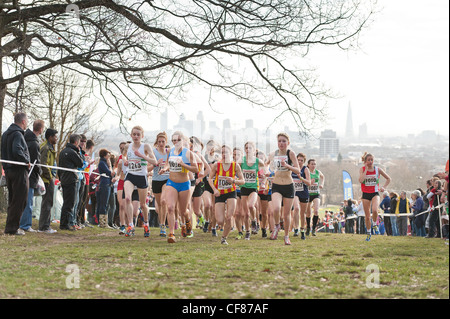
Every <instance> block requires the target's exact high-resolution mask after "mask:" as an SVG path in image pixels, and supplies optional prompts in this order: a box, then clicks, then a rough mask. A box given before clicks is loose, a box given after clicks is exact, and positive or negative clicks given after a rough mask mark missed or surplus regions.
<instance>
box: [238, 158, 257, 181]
mask: <svg viewBox="0 0 450 319" xmlns="http://www.w3.org/2000/svg"><path fill="white" fill-rule="evenodd" d="M241 169H242V175H244V179H245V184H244V185H242V186H241V188H242V187H245V188H253V189H258V188H259V180H258V170H259V158H257V157H255V163H253V165H252V166H249V165H248V164H247V157H245V156H244V159H243V161H242V164H241Z"/></svg>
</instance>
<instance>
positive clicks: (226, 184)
mask: <svg viewBox="0 0 450 319" xmlns="http://www.w3.org/2000/svg"><path fill="white" fill-rule="evenodd" d="M232 187H233V185H232V184H231V183H230V181H228V179H227V178H226V177H225V176H219V178H218V179H217V189H218V190H226V189H230V188H232Z"/></svg>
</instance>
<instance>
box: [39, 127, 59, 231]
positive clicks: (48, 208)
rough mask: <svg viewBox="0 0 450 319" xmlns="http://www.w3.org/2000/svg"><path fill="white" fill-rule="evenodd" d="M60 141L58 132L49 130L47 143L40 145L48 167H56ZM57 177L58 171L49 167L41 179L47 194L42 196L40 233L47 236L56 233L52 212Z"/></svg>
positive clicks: (44, 168) (45, 168)
mask: <svg viewBox="0 0 450 319" xmlns="http://www.w3.org/2000/svg"><path fill="white" fill-rule="evenodd" d="M57 141H58V131H57V130H54V129H52V128H48V129H47V130H46V131H45V141H44V142H43V143H42V144H41V145H40V153H41V163H42V164H44V165H48V166H56V150H55V145H56V142H57ZM55 177H56V170H55V169H51V168H49V167H43V168H42V172H41V178H42V180H43V182H44V185H45V194H44V195H43V196H42V201H41V213H40V216H39V230H38V231H39V232H44V233H47V234H53V233H56V230H54V229H52V228H51V227H50V222H51V218H52V216H51V212H52V207H53V198H54V195H55Z"/></svg>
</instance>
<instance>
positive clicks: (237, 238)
mask: <svg viewBox="0 0 450 319" xmlns="http://www.w3.org/2000/svg"><path fill="white" fill-rule="evenodd" d="M242 238H244V234H243V233H242V232H239V233H238V235H237V237H236V240H239V239H242Z"/></svg>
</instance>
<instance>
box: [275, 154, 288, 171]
mask: <svg viewBox="0 0 450 319" xmlns="http://www.w3.org/2000/svg"><path fill="white" fill-rule="evenodd" d="M283 160H284V162H285V163H287V161H288V157H287V155H283V156H274V157H273V163H274V166H275V167H274V168H275V171H278V172H285V171H288V168H287V167H284V166H282V165H281V163H282V161H283Z"/></svg>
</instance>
